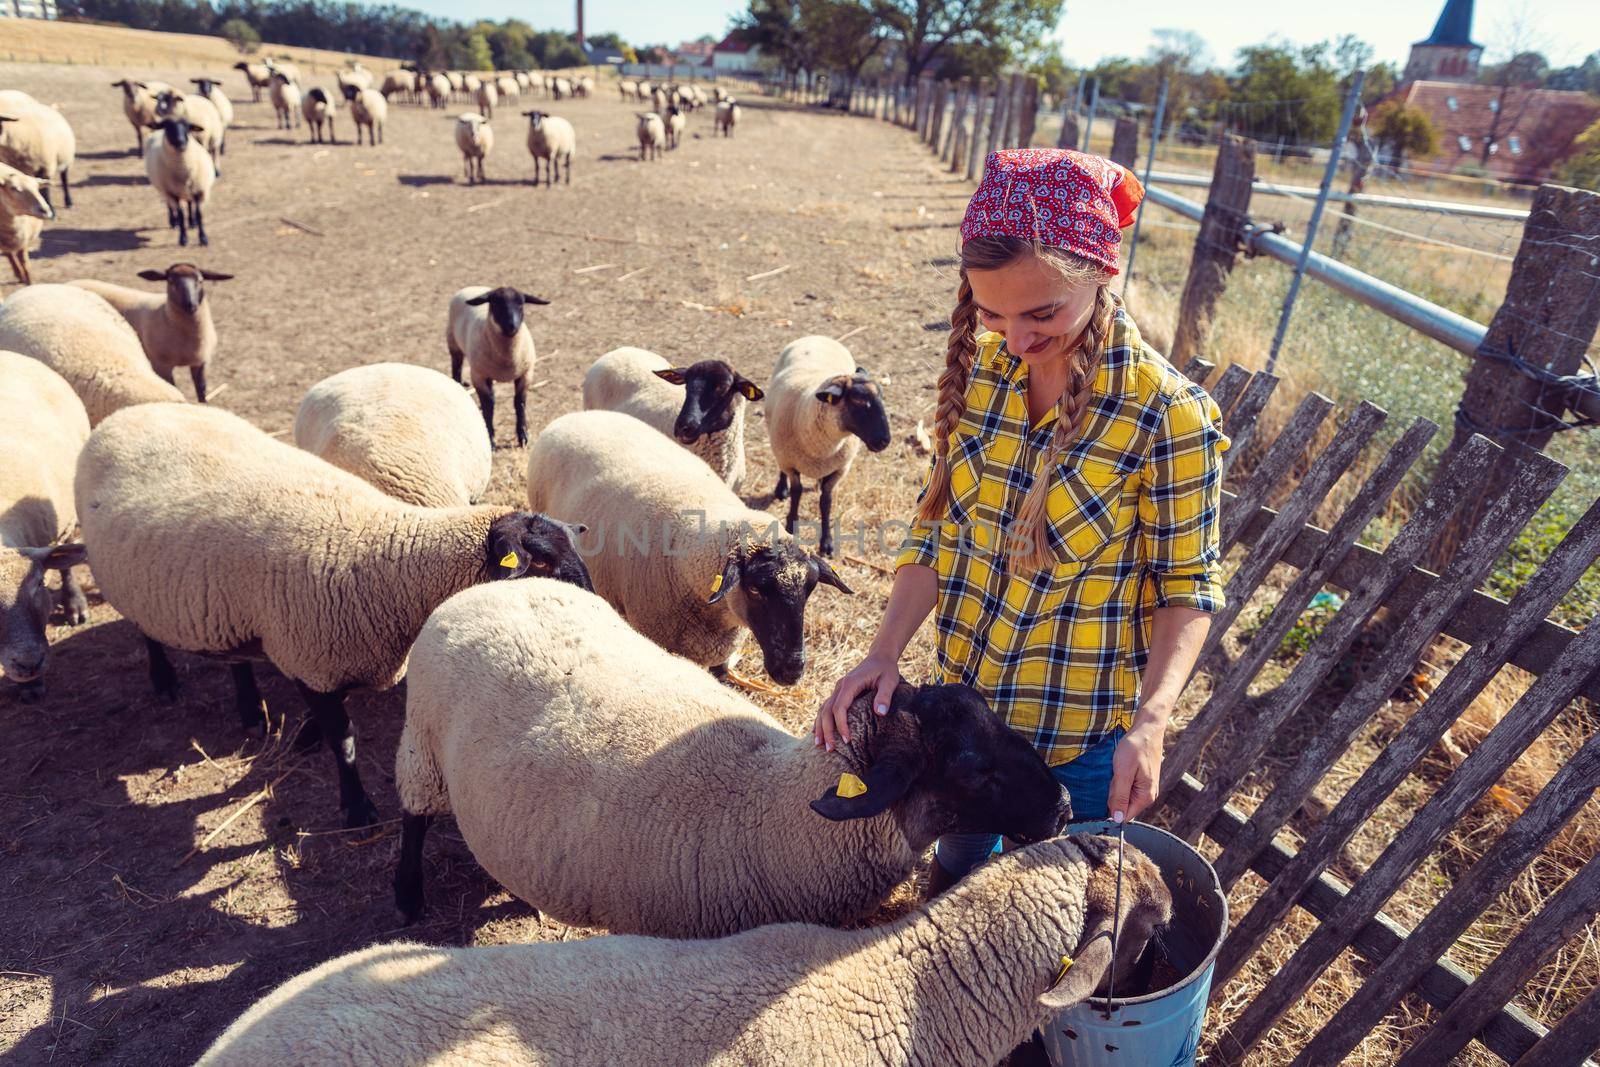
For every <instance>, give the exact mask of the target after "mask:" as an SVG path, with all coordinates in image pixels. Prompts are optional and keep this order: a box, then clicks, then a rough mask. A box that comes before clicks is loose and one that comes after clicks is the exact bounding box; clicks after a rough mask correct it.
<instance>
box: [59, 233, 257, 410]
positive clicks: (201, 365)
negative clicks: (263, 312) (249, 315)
mask: <svg viewBox="0 0 1600 1067" xmlns="http://www.w3.org/2000/svg"><path fill="white" fill-rule="evenodd" d="M139 277H141V278H143V279H144V280H145V281H147V282H164V283H165V284H166V289H165V291H164V292H160V293H149V292H145V291H144V290H143V289H130V288H128V287H127V286H125V285H113V284H111V283H110V282H97V281H88V280H82V281H73V282H68V283H67V284H68V285H75V286H77V287H78V288H80V289H87V290H88V291H89V292H91V293H96V294H98V295H99V296H101V297H103V298H104V299H105V301H106V303H108V304H110V305H111V306H112V307H113V308H115V309H116V310H117V313H118V314H120V315H121V316H122V317H123V318H125V319H127V320H128V325H130V326H132V327H133V329H134V332H135V333H137V334H138V335H139V343H140V344H141V345H143V346H144V354H145V355H146V356H147V357H148V358H149V360H150V366H151V368H152V369H154V370H155V372H156V373H157V374H158V375H160V376H161V379H162V380H163V381H166V382H171V381H172V372H173V370H174V369H176V368H178V367H188V368H189V379H190V381H192V382H193V383H194V396H195V399H196V400H198V401H199V402H200V403H202V404H204V403H205V402H206V369H207V368H208V367H210V365H211V357H212V356H214V355H216V352H217V328H216V325H215V323H213V322H212V319H211V304H210V303H209V302H208V301H207V300H206V290H205V283H206V282H225V281H228V280H230V279H232V277H233V275H231V274H221V273H218V272H217V271H210V270H202V269H201V268H199V267H197V266H195V265H194V264H193V263H174V264H172V265H171V266H170V267H168V268H167V269H166V270H142V271H140V272H139Z"/></svg>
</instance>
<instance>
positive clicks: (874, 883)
mask: <svg viewBox="0 0 1600 1067" xmlns="http://www.w3.org/2000/svg"><path fill="white" fill-rule="evenodd" d="M621 417H622V416H613V418H621ZM92 547H93V544H92V542H91V548H92ZM406 690H407V695H406V722H405V728H404V730H403V731H402V732H401V736H400V744H399V747H398V750H397V755H396V757H395V788H396V789H397V791H398V792H399V794H400V802H401V807H402V809H403V839H402V844H401V853H400V863H399V866H398V868H397V871H396V874H395V903H396V905H397V906H398V907H399V909H400V911H401V914H402V915H403V916H404V917H405V918H407V919H414V918H415V917H416V916H418V915H419V914H420V913H421V909H422V904H423V900H422V896H423V886H422V865H421V860H422V847H423V838H424V836H425V834H426V831H427V828H428V823H429V821H430V820H431V819H432V818H433V817H434V816H437V815H440V814H445V813H448V812H454V814H455V817H456V825H457V827H458V829H459V830H460V832H461V835H462V837H463V838H464V839H465V840H466V842H467V845H468V847H469V848H471V850H472V852H473V855H474V856H475V857H476V858H477V860H478V862H479V863H480V864H481V865H482V866H483V868H484V869H485V870H487V871H488V872H489V874H491V875H492V876H493V877H494V878H495V879H497V880H498V881H499V882H500V883H501V884H502V885H504V886H505V887H506V888H507V889H508V890H509V891H510V892H511V893H513V894H514V895H516V896H518V897H520V898H521V899H523V900H526V901H527V902H528V903H530V904H532V905H533V906H534V907H536V908H538V909H539V910H540V911H541V912H544V913H546V914H548V915H550V916H553V917H555V918H557V919H559V920H560V921H562V922H567V923H573V924H576V925H582V926H590V927H599V928H601V929H605V930H610V931H613V932H617V933H645V934H654V935H658V936H664V937H719V936H722V935H724V934H731V933H734V932H736V931H739V930H744V929H749V928H751V927H755V926H761V925H764V924H766V923H773V922H820V923H828V924H843V923H850V922H855V921H857V920H859V919H861V918H864V917H865V916H867V915H869V914H870V913H871V912H872V911H873V910H874V909H875V908H876V907H877V906H878V905H879V904H880V903H881V902H882V901H883V898H884V897H885V896H886V895H887V894H888V893H889V892H890V890H892V889H893V888H894V887H895V886H897V885H899V884H900V883H901V882H902V881H904V880H905V878H906V877H907V876H908V875H909V874H910V873H911V870H912V868H913V867H914V866H915V865H916V863H917V862H918V861H919V859H920V858H921V856H922V854H923V851H924V850H925V849H926V848H927V847H928V846H929V845H931V844H932V843H933V840H934V838H936V837H937V836H939V835H940V834H943V833H949V832H953V831H954V830H955V829H956V828H958V827H962V828H968V829H973V830H978V829H988V830H990V831H992V832H1002V833H1005V834H1007V835H1009V836H1011V837H1013V838H1014V839H1018V840H1038V839H1041V838H1045V837H1049V836H1050V835H1052V834H1054V833H1055V832H1057V831H1058V830H1059V828H1060V827H1061V825H1063V824H1064V822H1065V821H1066V819H1067V816H1068V814H1069V812H1070V804H1069V803H1068V801H1067V798H1066V795H1065V793H1064V792H1063V791H1062V789H1061V786H1060V785H1059V784H1058V783H1057V782H1056V780H1055V779H1054V777H1053V776H1052V775H1051V774H1050V771H1049V769H1048V768H1047V767H1046V766H1045V764H1044V761H1043V759H1042V758H1041V757H1040V756H1039V754H1038V753H1037V751H1035V750H1034V748H1033V747H1032V746H1031V745H1030V744H1029V743H1028V742H1027V741H1025V740H1024V739H1023V738H1022V737H1021V735H1019V734H1017V733H1016V732H1015V731H1013V730H1011V729H1010V728H1009V727H1007V726H1006V725H1005V723H1004V722H1003V721H1002V720H1001V719H1000V718H999V717H998V716H996V715H995V714H994V713H993V712H992V711H991V710H990V709H989V706H988V704H986V703H985V702H984V700H983V698H982V697H980V696H979V695H978V693H977V692H976V691H975V690H973V689H970V688H968V687H967V686H964V685H927V686H918V685H912V684H911V683H909V682H905V681H901V682H900V683H899V685H898V687H897V688H896V690H895V692H894V696H893V697H892V698H891V702H890V703H891V706H890V710H889V713H888V714H887V715H885V716H879V715H876V714H875V713H873V712H872V711H871V710H870V707H869V705H870V702H871V697H870V694H868V695H864V696H862V697H861V698H860V699H859V700H858V701H857V702H856V704H855V706H854V707H853V708H852V709H851V726H852V730H851V734H850V738H851V740H850V741H849V742H842V743H841V744H840V745H839V747H838V748H836V749H835V750H834V751H832V752H829V751H827V750H824V749H820V748H818V747H817V746H816V745H815V744H814V743H813V741H812V739H811V738H810V737H809V736H807V737H804V738H799V737H795V736H794V735H793V734H791V733H790V732H789V731H788V730H786V729H785V728H784V727H783V725H782V724H780V723H779V722H778V721H777V720H775V719H774V718H772V717H771V716H770V715H768V714H766V713H765V712H764V711H762V710H761V709H760V708H758V707H757V706H756V705H755V704H753V703H752V702H751V701H750V700H749V699H747V698H746V697H744V696H743V695H741V694H739V693H737V692H734V691H731V690H729V689H728V688H726V687H725V686H722V685H719V684H718V683H717V682H715V681H714V680H713V679H712V678H711V677H710V676H709V675H707V674H706V673H705V672H704V671H702V670H700V669H698V668H697V667H695V666H694V664H692V663H691V662H689V661H687V660H685V659H682V658H681V657H678V656H675V655H672V654H671V653H670V652H667V651H666V650H664V649H662V648H660V647H658V646H657V645H655V644H653V643H652V642H651V641H650V639H649V638H648V636H646V635H644V634H641V633H640V632H638V631H637V630H636V629H634V628H632V627H630V626H629V624H628V620H625V619H623V618H622V616H620V615H619V614H618V613H617V612H616V611H614V610H613V609H612V607H611V606H610V605H608V604H607V603H606V602H605V601H604V600H602V599H601V598H600V597H598V596H596V595H594V594H592V593H587V592H583V591H581V590H574V589H571V588H569V587H566V586H562V585H560V584H559V583H556V582H549V581H537V582H528V583H523V584H521V585H519V586H518V587H517V588H516V589H515V590H510V591H509V593H508V595H498V596H496V595H489V596H483V595H479V594H478V593H477V592H475V591H469V592H467V593H466V594H464V595H461V596H457V597H454V598H452V599H451V600H449V601H447V602H446V603H444V604H442V605H440V607H439V608H438V609H437V610H436V611H435V612H434V615H433V617H432V618H430V619H429V620H428V623H427V625H426V626H424V627H423V629H422V631H421V633H420V634H419V635H418V637H417V643H416V646H415V647H414V648H413V649H412V662H411V673H410V676H409V678H408V679H407V682H406ZM464 739H471V740H470V741H468V742H467V743H466V744H463V743H462V742H463V740H464ZM842 773H848V774H853V775H856V776H857V777H858V778H859V779H860V780H861V782H862V783H864V784H865V786H866V789H865V791H864V792H863V793H862V794H860V795H857V796H855V797H848V796H839V795H837V794H836V793H835V792H834V790H833V788H832V787H834V786H835V785H836V784H838V783H839V782H840V781H841V778H840V775H841V774H842ZM490 798H493V799H492V800H491V799H490ZM808 805H809V809H810V810H808ZM813 812H815V814H816V815H820V816H822V819H817V818H815V817H814V816H813ZM691 840H692V843H691ZM583 841H587V842H588V845H587V847H581V848H580V847H578V843H579V842H583ZM533 842H537V846H536V847H530V846H531V845H532V843H533ZM602 842H603V846H602V847H596V846H597V845H599V844H600V843H602Z"/></svg>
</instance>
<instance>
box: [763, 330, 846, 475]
mask: <svg viewBox="0 0 1600 1067" xmlns="http://www.w3.org/2000/svg"><path fill="white" fill-rule="evenodd" d="M855 372H856V360H855V357H854V356H852V355H851V354H850V350H849V349H848V348H846V347H845V346H844V345H842V344H840V343H839V342H838V341H835V340H834V339H833V338H831V337H823V336H820V335H819V336H815V337H802V338H800V339H799V340H798V341H794V342H792V343H790V344H789V345H788V346H787V347H785V348H784V350H783V351H782V352H781V353H779V354H778V363H777V366H775V367H774V368H773V369H772V379H771V381H770V382H768V384H767V433H768V435H769V436H770V438H771V440H772V456H773V459H775V460H777V462H778V469H779V470H780V471H799V472H800V473H801V475H803V476H805V477H807V478H817V479H821V478H826V477H828V475H830V474H838V475H840V476H841V477H842V476H843V475H845V474H848V473H849V472H850V467H851V465H852V464H853V463H855V461H856V457H857V456H858V455H859V454H860V452H861V439H860V438H859V437H856V436H855V435H854V434H850V433H845V432H843V431H842V430H841V429H840V427H839V416H838V406H837V405H829V404H824V403H823V402H822V401H820V400H818V399H817V397H816V393H817V390H818V389H820V388H822V386H823V385H825V384H827V382H828V380H829V379H832V378H838V377H841V376H843V377H845V378H849V377H851V376H852V375H854V374H855Z"/></svg>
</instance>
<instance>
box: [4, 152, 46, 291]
mask: <svg viewBox="0 0 1600 1067" xmlns="http://www.w3.org/2000/svg"><path fill="white" fill-rule="evenodd" d="M55 217H56V211H55V208H53V207H51V206H50V202H49V201H48V200H46V199H45V197H44V189H43V188H42V183H41V182H40V181H39V179H38V178H35V177H34V176H33V175H31V174H24V173H22V172H21V171H20V170H18V169H16V168H15V167H8V166H6V165H5V164H4V163H0V252H4V253H5V254H6V260H7V261H8V262H9V263H10V264H11V272H12V273H13V274H15V275H16V276H17V281H19V282H21V283H22V284H23V285H32V284H33V270H32V268H31V267H30V266H29V265H28V254H29V253H30V252H32V251H33V250H34V249H36V248H38V247H39V235H40V234H41V233H42V232H43V231H44V224H45V223H46V222H49V221H51V220H53V219H54V218H55Z"/></svg>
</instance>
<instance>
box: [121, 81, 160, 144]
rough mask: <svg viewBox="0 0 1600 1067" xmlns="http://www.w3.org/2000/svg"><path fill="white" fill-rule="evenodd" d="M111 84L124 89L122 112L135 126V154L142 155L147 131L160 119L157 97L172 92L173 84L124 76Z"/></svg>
mask: <svg viewBox="0 0 1600 1067" xmlns="http://www.w3.org/2000/svg"><path fill="white" fill-rule="evenodd" d="M111 85H112V87H113V88H116V89H121V90H122V113H123V114H124V115H126V116H128V122H129V124H130V125H132V126H133V141H134V145H133V154H134V155H136V156H137V155H140V154H142V153H143V152H144V137H145V131H146V130H147V129H150V128H152V127H154V126H155V124H156V121H157V119H158V116H157V115H156V97H157V96H158V95H159V94H161V93H164V92H171V91H172V86H170V85H168V84H167V83H166V82H163V81H155V80H153V79H152V80H148V81H142V82H138V81H134V80H133V79H132V78H123V79H122V80H121V81H114V82H112V83H111Z"/></svg>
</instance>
